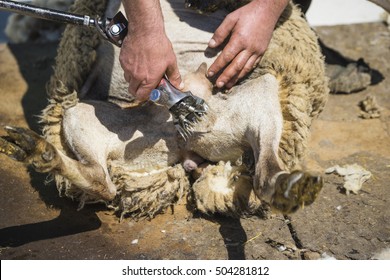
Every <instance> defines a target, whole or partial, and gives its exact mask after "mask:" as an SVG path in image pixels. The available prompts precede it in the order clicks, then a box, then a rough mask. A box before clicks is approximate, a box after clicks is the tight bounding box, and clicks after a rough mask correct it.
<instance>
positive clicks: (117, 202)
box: [0, 0, 328, 217]
mask: <svg viewBox="0 0 390 280" xmlns="http://www.w3.org/2000/svg"><path fill="white" fill-rule="evenodd" d="M115 5H118V3H117V2H115V1H110V3H109V5H108V7H106V3H105V2H104V1H84V2H83V1H76V3H75V6H74V10H76V11H77V12H79V13H81V14H91V13H92V11H94V12H96V13H101V14H103V13H104V10H105V9H107V10H112V9H113V7H114V6H115ZM161 5H162V10H163V13H164V15H165V24H166V29H167V33H168V34H171V36H172V38H171V41H172V43H173V46H174V49H175V52H176V53H177V56H178V62H179V68H180V69H181V71H182V73H183V74H184V81H185V86H186V90H190V91H192V92H193V93H194V94H197V95H200V96H201V97H203V98H205V99H206V102H207V104H208V105H209V108H210V109H209V112H208V115H207V117H206V118H204V119H202V120H201V121H200V122H199V123H198V124H197V125H196V126H195V127H194V133H193V136H191V137H190V138H189V139H188V141H183V139H181V138H180V137H179V136H178V134H177V132H176V130H175V128H174V126H173V124H172V118H171V116H170V114H169V113H168V111H167V110H166V109H165V108H162V107H160V106H157V105H155V104H150V103H146V104H143V105H139V104H136V103H135V102H133V99H132V97H131V96H128V95H127V94H124V93H126V82H125V81H124V78H123V72H122V70H121V68H120V66H119V64H118V59H117V57H118V51H119V50H118V49H117V48H115V47H114V46H112V45H110V44H108V43H107V42H102V40H101V39H100V38H99V37H98V35H97V34H96V33H95V32H93V30H88V29H84V28H80V27H73V26H68V27H67V28H66V30H65V33H64V35H63V38H62V40H61V42H60V46H59V49H58V56H57V59H56V67H55V71H54V74H53V76H52V77H51V79H50V81H49V83H48V96H49V104H48V106H47V107H46V109H45V110H44V111H43V112H42V115H41V122H42V124H43V130H42V132H43V137H41V136H39V135H38V134H36V133H34V132H32V131H31V130H28V129H25V128H17V127H12V126H7V127H6V131H7V133H8V136H6V137H2V138H0V151H1V152H3V153H5V154H7V155H8V156H10V157H12V158H14V159H16V160H19V161H21V162H24V163H25V164H28V165H31V166H32V167H33V168H35V170H37V171H38V172H49V173H51V174H53V175H54V177H55V180H56V183H57V187H58V189H59V190H60V191H61V192H63V193H65V195H67V196H70V197H72V198H74V199H78V200H79V201H80V207H83V205H84V203H86V202H101V201H103V202H105V203H107V204H108V205H109V206H110V207H113V208H114V209H116V210H117V211H118V212H120V215H121V217H125V216H131V217H144V216H147V217H153V216H154V215H156V214H157V213H159V212H161V211H162V210H164V209H165V208H166V207H168V206H170V205H173V204H174V203H175V202H177V201H178V200H179V199H180V198H181V197H183V196H187V197H188V198H189V199H190V200H192V201H191V202H193V203H194V204H195V205H196V208H197V209H198V210H199V211H201V212H203V213H208V214H213V213H221V214H225V215H231V216H237V215H244V214H256V213H257V211H260V210H259V209H261V207H264V205H269V206H271V207H272V208H273V209H275V210H277V211H280V212H282V213H293V212H295V211H297V210H298V209H299V208H300V207H303V206H305V205H309V204H311V203H313V202H314V200H315V199H316V197H317V196H318V193H319V192H320V190H321V188H322V185H323V182H322V179H321V177H320V176H317V175H312V174H311V173H309V172H306V171H302V170H300V169H299V161H300V159H301V158H302V156H303V155H304V151H305V148H306V145H307V139H308V137H309V131H310V125H311V122H312V120H313V119H314V118H315V117H317V116H318V114H319V113H320V112H321V111H322V109H323V107H324V105H325V103H326V100H327V96H328V87H327V78H326V77H325V71H324V59H323V57H322V55H321V52H320V49H319V46H318V43H317V38H316V36H315V34H314V32H313V31H312V30H311V29H310V28H309V26H308V24H307V23H306V21H305V20H304V18H303V17H302V14H301V12H300V10H299V9H298V8H297V7H296V6H295V5H293V4H292V3H290V4H289V5H288V7H287V8H286V9H285V11H284V12H283V14H282V16H281V17H280V19H279V22H278V24H277V26H276V29H275V31H274V35H273V38H272V40H271V43H270V45H269V48H268V50H267V51H266V53H265V54H264V56H263V58H262V60H261V62H260V64H259V65H258V66H257V68H256V69H254V70H253V72H252V73H251V74H250V75H248V76H247V77H246V78H245V79H243V80H242V81H240V82H239V83H238V84H237V85H236V86H234V87H233V88H232V89H231V90H230V91H229V92H227V93H226V92H220V91H218V90H217V89H215V88H212V84H211V83H210V81H209V80H208V79H207V78H206V75H205V71H206V69H207V67H206V64H205V63H210V62H211V61H213V59H214V58H215V56H216V55H217V52H212V51H210V50H206V52H205V51H204V50H205V49H206V46H207V42H208V40H209V38H210V37H211V32H212V31H213V28H215V27H216V26H218V24H219V22H220V21H221V19H223V16H224V15H225V14H223V12H221V11H219V12H217V13H216V14H213V15H211V16H206V15H202V14H198V13H196V12H193V11H189V10H185V9H183V8H182V6H181V5H182V2H181V1H177V0H167V1H161ZM186 21H187V22H186ZM195 24H196V26H197V27H198V28H194V27H192V26H193V25H195ZM76 61H77V63H75V62H76ZM199 65H200V66H199ZM198 66H199V67H198ZM196 68H198V69H197V70H196V71H195V72H193V70H194V69H196ZM186 169H187V170H186ZM189 171H192V173H193V179H192V180H194V182H193V183H191V180H190V178H189V175H188V173H189Z"/></svg>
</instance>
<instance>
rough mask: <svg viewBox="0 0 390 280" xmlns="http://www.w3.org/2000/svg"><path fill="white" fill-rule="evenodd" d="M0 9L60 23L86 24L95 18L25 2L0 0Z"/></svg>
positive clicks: (90, 23)
mask: <svg viewBox="0 0 390 280" xmlns="http://www.w3.org/2000/svg"><path fill="white" fill-rule="evenodd" d="M0 10H5V11H9V12H16V13H18V14H22V15H26V16H32V17H38V18H42V19H47V20H52V21H57V22H62V23H71V24H76V25H86V26H90V25H94V24H95V19H91V18H90V17H89V16H87V15H85V16H83V15H76V14H72V13H67V12H61V11H56V10H52V9H47V8H40V7H36V6H32V5H28V4H25V3H18V2H13V1H5V0H0Z"/></svg>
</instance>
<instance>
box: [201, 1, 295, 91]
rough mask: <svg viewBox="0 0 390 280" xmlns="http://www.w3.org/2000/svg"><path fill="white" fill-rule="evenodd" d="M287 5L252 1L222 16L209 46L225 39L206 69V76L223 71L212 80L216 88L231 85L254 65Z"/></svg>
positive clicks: (277, 2)
mask: <svg viewBox="0 0 390 280" xmlns="http://www.w3.org/2000/svg"><path fill="white" fill-rule="evenodd" d="M287 4H288V1H287V0H281V1H273V0H254V1H252V2H250V3H249V4H247V5H245V6H243V7H241V8H239V9H237V10H236V11H234V12H232V13H230V14H229V15H228V16H227V17H226V18H225V19H224V21H223V22H222V24H221V25H220V26H219V27H218V28H217V30H216V31H215V33H214V35H213V37H212V39H211V40H210V42H209V47H210V48H216V47H218V46H219V45H221V44H222V43H223V42H224V41H225V40H226V39H228V41H227V44H226V46H225V47H224V48H223V50H222V52H221V53H220V55H219V56H218V57H217V59H216V60H215V61H214V63H213V64H212V65H211V66H210V68H209V70H208V76H209V77H212V76H214V75H215V74H217V73H218V72H220V71H221V70H223V72H222V73H221V74H220V75H219V77H218V79H217V81H216V85H217V87H219V88H221V87H224V86H225V87H226V88H231V87H232V86H233V85H234V84H235V83H236V82H237V81H238V80H239V79H241V78H242V77H244V76H245V75H246V74H247V73H248V72H249V71H251V70H252V69H253V68H254V67H255V65H256V64H257V63H258V62H259V61H260V59H261V56H262V55H263V54H264V52H265V51H266V49H267V47H268V44H269V42H270V40H271V37H272V33H273V30H274V28H275V25H276V22H277V21H278V18H279V16H280V15H281V13H282V11H283V10H284V8H285V7H286V6H287ZM229 36H230V37H229Z"/></svg>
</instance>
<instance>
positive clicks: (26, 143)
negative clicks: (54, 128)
mask: <svg viewBox="0 0 390 280" xmlns="http://www.w3.org/2000/svg"><path fill="white" fill-rule="evenodd" d="M5 130H6V131H7V133H8V136H3V137H0V152H1V153H3V154H5V155H7V156H9V157H10V158H12V159H15V160H17V161H21V162H24V163H26V164H31V165H32V166H33V167H34V168H35V169H36V170H37V171H39V172H48V171H50V170H52V169H53V168H54V167H55V166H57V164H58V162H59V157H58V155H57V151H56V149H55V148H54V147H53V146H52V145H51V144H50V143H48V142H47V141H46V140H45V139H43V138H42V137H41V136H39V135H38V134H36V133H35V132H34V131H32V130H29V129H26V128H21V127H12V126H6V127H5Z"/></svg>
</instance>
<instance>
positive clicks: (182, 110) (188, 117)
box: [169, 94, 208, 141]
mask: <svg viewBox="0 0 390 280" xmlns="http://www.w3.org/2000/svg"><path fill="white" fill-rule="evenodd" d="M207 110H208V106H207V104H206V102H205V101H204V100H203V99H201V98H199V97H197V96H194V95H192V94H191V95H188V96H187V97H185V98H183V99H182V100H180V101H179V102H177V103H176V104H175V105H173V106H172V107H171V108H170V109H169V111H170V112H171V113H172V115H173V122H174V125H175V127H176V129H177V131H178V132H179V134H180V135H181V137H183V139H184V140H185V141H187V140H188V138H189V137H190V136H191V135H192V134H193V132H194V126H195V125H196V124H197V123H198V122H200V121H201V120H202V119H203V118H204V117H205V115H206V114H207Z"/></svg>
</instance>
